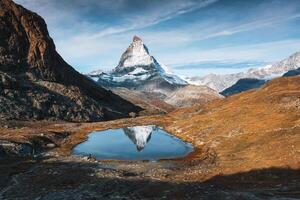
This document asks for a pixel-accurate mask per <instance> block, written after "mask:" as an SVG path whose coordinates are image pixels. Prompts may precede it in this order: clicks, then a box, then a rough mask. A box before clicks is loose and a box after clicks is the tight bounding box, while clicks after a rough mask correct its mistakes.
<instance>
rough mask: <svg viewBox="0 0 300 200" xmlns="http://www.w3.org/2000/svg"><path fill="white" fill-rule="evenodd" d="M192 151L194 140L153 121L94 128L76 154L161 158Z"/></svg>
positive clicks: (78, 147)
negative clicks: (184, 137)
mask: <svg viewBox="0 0 300 200" xmlns="http://www.w3.org/2000/svg"><path fill="white" fill-rule="evenodd" d="M192 151H193V147H192V145H191V144H189V143H186V142H183V141H182V140H180V139H179V138H176V137H174V136H172V135H170V134H168V133H166V132H165V131H164V130H162V129H160V128H159V127H157V126H154V125H149V126H134V127H126V128H123V129H109V130H105V131H96V132H92V133H91V134H90V135H89V137H88V140H87V141H85V142H83V143H81V144H79V145H77V146H76V147H75V148H74V149H73V154H75V155H85V156H88V155H91V156H93V157H95V158H97V159H99V160H159V159H167V158H178V157H184V156H186V155H187V154H189V153H190V152H192Z"/></svg>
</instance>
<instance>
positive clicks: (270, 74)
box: [185, 52, 300, 92]
mask: <svg viewBox="0 0 300 200" xmlns="http://www.w3.org/2000/svg"><path fill="white" fill-rule="evenodd" d="M299 67H300V52H297V53H295V54H293V55H291V56H290V57H288V58H287V59H284V60H282V61H280V62H277V63H274V64H271V65H266V66H264V67H261V68H256V69H255V68H254V69H249V70H248V71H246V72H239V73H235V74H224V75H220V74H208V75H206V76H204V77H186V78H185V80H186V81H187V82H188V83H190V84H194V85H206V86H208V87H210V88H212V89H214V90H216V91H218V92H221V91H223V90H225V89H226V88H229V87H231V86H232V85H234V84H235V83H236V82H237V81H238V80H240V79H244V78H255V79H261V80H271V79H274V78H277V77H280V76H282V75H283V74H285V73H286V72H288V71H290V70H294V69H298V68H299Z"/></svg>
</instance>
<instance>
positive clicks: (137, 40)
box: [132, 35, 142, 42]
mask: <svg viewBox="0 0 300 200" xmlns="http://www.w3.org/2000/svg"><path fill="white" fill-rule="evenodd" d="M132 42H142V39H141V38H140V37H138V36H136V35H135V36H133V39H132Z"/></svg>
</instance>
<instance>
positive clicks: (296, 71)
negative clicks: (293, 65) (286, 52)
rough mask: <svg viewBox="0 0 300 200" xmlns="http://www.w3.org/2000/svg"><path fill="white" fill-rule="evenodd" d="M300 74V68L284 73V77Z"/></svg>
mask: <svg viewBox="0 0 300 200" xmlns="http://www.w3.org/2000/svg"><path fill="white" fill-rule="evenodd" d="M298 75H300V68H298V69H294V70H290V71H288V72H287V73H285V74H283V77H289V76H298Z"/></svg>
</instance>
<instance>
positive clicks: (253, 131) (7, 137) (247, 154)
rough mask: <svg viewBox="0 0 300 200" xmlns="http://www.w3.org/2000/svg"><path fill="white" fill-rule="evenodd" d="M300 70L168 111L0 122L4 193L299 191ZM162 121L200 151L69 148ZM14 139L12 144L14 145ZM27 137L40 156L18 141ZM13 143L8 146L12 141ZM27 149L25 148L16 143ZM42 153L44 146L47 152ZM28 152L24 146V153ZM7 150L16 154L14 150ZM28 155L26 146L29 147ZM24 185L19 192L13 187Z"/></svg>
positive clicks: (88, 195) (189, 195)
mask: <svg viewBox="0 0 300 200" xmlns="http://www.w3.org/2000/svg"><path fill="white" fill-rule="evenodd" d="M299 83H300V77H290V78H280V79H276V80H274V81H270V82H269V83H267V84H266V85H265V86H264V87H262V88H261V89H258V90H253V91H249V92H245V93H242V94H238V95H233V96H232V97H229V98H226V99H222V100H216V101H214V102H212V103H209V104H207V105H206V106H203V107H193V108H186V109H180V110H177V111H174V112H172V113H170V114H169V115H157V116H151V117H139V118H134V119H123V120H115V121H110V122H98V123H77V124H74V123H60V124H57V123H56V124H53V123H49V122H40V123H31V122H27V123H24V122H23V123H21V122H12V121H10V122H2V123H3V125H4V124H5V125H7V124H9V127H4V128H2V129H1V132H2V135H1V141H2V142H4V141H6V142H11V146H10V148H8V150H7V149H6V150H5V151H3V147H4V146H5V145H2V146H1V148H2V149H1V150H0V152H1V153H2V156H4V154H5V153H4V152H6V156H8V157H9V159H7V158H6V159H3V160H2V162H1V163H2V164H1V188H2V189H1V192H0V195H2V198H4V199H17V198H19V199H34V198H38V199H118V198H121V199H122V198H123V199H145V198H146V199H147V198H148V199H161V198H167V199H299V198H300V192H299V191H300V173H299V172H300V171H299V169H300V163H299V161H300V135H299V131H300V124H299V115H300V110H299V108H300V103H299V98H300V92H299V91H300V90H299V85H300V84H299ZM142 124H143V125H146V124H147V125H148V124H156V125H158V126H161V127H164V129H165V130H167V131H168V132H170V133H171V134H174V135H176V136H178V137H180V138H182V139H184V140H186V141H189V142H191V143H193V145H194V147H195V151H194V152H193V153H192V154H190V155H189V156H187V157H186V158H183V159H176V160H161V161H158V162H154V163H153V162H141V161H139V162H117V161H96V160H94V159H93V158H78V157H75V156H72V155H71V151H72V148H73V147H74V146H75V145H76V144H78V143H80V142H82V141H83V140H85V139H86V137H87V135H88V133H90V132H91V131H93V130H104V129H108V128H120V127H127V126H133V125H142ZM13 144H15V147H16V148H12V147H14V145H13ZM20 144H27V145H28V147H30V148H32V149H34V151H29V152H36V154H38V153H42V152H44V154H40V155H39V156H38V155H36V158H35V159H32V158H31V159H13V158H12V155H16V154H17V155H22V153H23V150H26V149H28V148H17V146H16V145H20ZM7 146H9V145H6V147H7ZM20 149H21V150H20ZM45 152H46V153H45ZM27 153H28V152H27ZM8 154H10V155H8ZM25 156H28V155H25ZM16 191H18V192H16Z"/></svg>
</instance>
